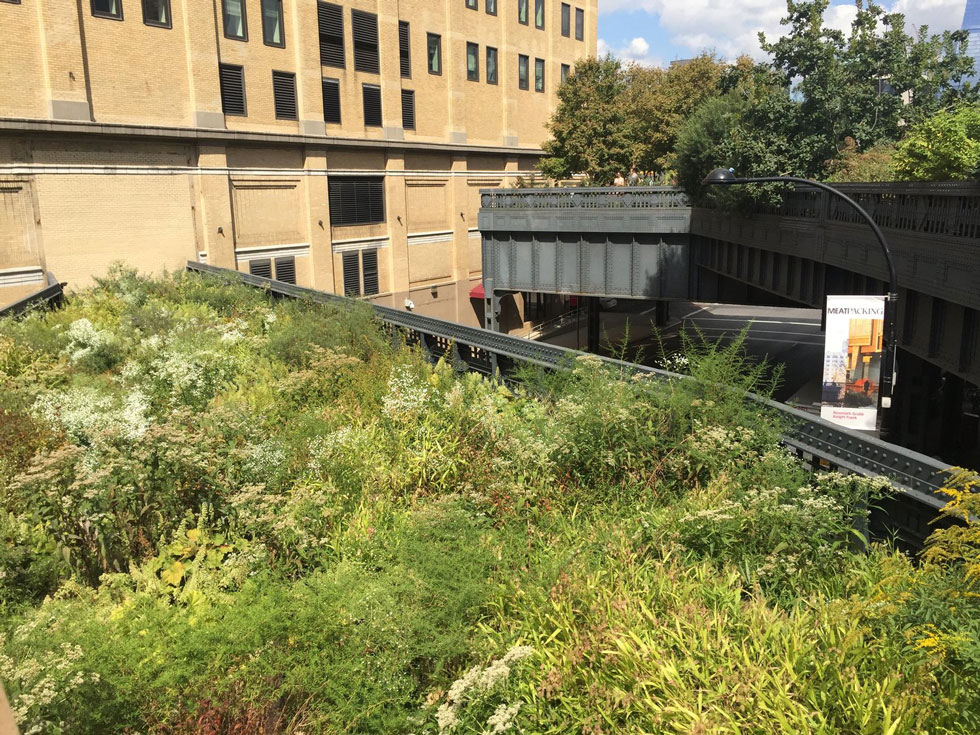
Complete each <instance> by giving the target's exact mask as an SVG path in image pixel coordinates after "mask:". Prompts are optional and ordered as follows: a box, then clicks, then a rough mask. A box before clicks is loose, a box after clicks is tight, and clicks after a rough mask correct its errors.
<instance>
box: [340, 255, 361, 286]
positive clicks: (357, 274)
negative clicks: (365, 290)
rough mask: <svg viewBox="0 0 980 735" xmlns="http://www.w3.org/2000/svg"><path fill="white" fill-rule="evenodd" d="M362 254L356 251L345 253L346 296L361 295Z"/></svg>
mask: <svg viewBox="0 0 980 735" xmlns="http://www.w3.org/2000/svg"><path fill="white" fill-rule="evenodd" d="M360 255H361V254H360V253H358V252H357V251H356V250H355V251H354V252H351V253H344V295H346V296H360V295H361V263H360Z"/></svg>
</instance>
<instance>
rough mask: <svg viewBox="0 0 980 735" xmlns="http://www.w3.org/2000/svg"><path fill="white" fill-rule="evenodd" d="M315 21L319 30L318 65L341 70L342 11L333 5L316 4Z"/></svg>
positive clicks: (342, 51)
mask: <svg viewBox="0 0 980 735" xmlns="http://www.w3.org/2000/svg"><path fill="white" fill-rule="evenodd" d="M316 21H317V25H318V26H319V29H320V64H322V65H323V66H335V67H337V68H338V69H343V68H344V67H345V66H346V61H345V60H344V9H343V8H341V7H340V6H339V5H334V4H333V3H322V2H318V3H317V4H316Z"/></svg>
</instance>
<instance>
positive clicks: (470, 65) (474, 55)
mask: <svg viewBox="0 0 980 735" xmlns="http://www.w3.org/2000/svg"><path fill="white" fill-rule="evenodd" d="M466 78H467V79H469V80H470V81H471V82H478V81H480V46H479V45H478V44H475V43H467V44H466Z"/></svg>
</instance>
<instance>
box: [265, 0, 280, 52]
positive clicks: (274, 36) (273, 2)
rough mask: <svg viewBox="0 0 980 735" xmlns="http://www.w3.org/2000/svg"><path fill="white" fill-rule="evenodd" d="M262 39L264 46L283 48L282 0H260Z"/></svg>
mask: <svg viewBox="0 0 980 735" xmlns="http://www.w3.org/2000/svg"><path fill="white" fill-rule="evenodd" d="M262 40H263V41H264V42H265V45H266V46H278V47H279V48H285V46H286V41H285V39H284V38H283V33H282V0H262Z"/></svg>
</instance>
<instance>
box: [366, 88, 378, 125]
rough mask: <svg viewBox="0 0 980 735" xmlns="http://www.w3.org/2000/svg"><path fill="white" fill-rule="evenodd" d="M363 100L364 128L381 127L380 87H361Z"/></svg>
mask: <svg viewBox="0 0 980 735" xmlns="http://www.w3.org/2000/svg"><path fill="white" fill-rule="evenodd" d="M362 89H363V94H362V97H363V99H364V126H365V127H369V128H380V127H381V87H379V86H377V85H376V84H365V85H363V86H362Z"/></svg>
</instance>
